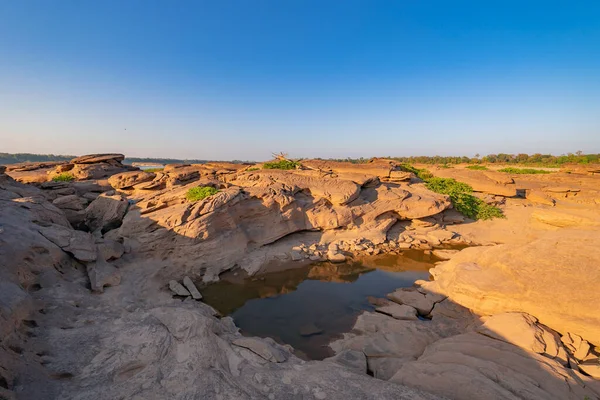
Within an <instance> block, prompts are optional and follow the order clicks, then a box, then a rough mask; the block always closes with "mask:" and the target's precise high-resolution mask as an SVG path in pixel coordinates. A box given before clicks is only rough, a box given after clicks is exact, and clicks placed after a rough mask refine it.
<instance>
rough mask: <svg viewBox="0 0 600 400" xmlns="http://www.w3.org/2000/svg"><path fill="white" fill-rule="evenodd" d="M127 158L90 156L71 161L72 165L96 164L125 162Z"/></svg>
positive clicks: (103, 155)
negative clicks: (113, 161) (111, 161)
mask: <svg viewBox="0 0 600 400" xmlns="http://www.w3.org/2000/svg"><path fill="white" fill-rule="evenodd" d="M124 159H125V156H124V155H123V154H88V155H85V156H81V157H77V158H74V159H72V160H71V161H70V163H71V164H95V163H101V162H106V161H109V160H115V161H119V162H121V161H123V160H124Z"/></svg>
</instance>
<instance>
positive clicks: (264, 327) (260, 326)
mask: <svg viewBox="0 0 600 400" xmlns="http://www.w3.org/2000/svg"><path fill="white" fill-rule="evenodd" d="M434 261H435V260H434V259H432V258H431V256H428V255H425V254H424V253H422V252H417V251H414V252H406V253H405V254H403V255H400V256H399V255H380V256H372V257H366V258H363V259H361V260H359V261H354V262H350V263H342V264H331V263H319V264H314V265H308V266H304V267H299V268H293V269H288V270H285V271H278V272H271V273H267V274H264V275H261V276H254V277H251V278H247V279H244V280H241V281H239V282H233V281H231V280H227V279H228V277H224V279H223V280H222V281H221V282H218V283H215V284H212V285H209V286H207V287H205V288H204V289H203V290H202V295H203V296H204V301H205V302H206V303H208V304H210V305H211V306H213V307H214V308H216V309H217V310H218V311H219V312H221V313H222V314H224V315H231V316H232V317H233V319H234V320H235V323H236V325H237V326H239V327H240V328H241V329H242V332H243V333H244V334H248V335H252V336H261V337H267V336H268V337H272V338H273V339H275V340H277V341H278V342H280V343H286V344H290V345H292V346H293V347H294V348H295V349H296V350H297V351H298V355H299V356H301V357H304V358H310V359H322V358H325V357H328V356H330V355H332V353H331V350H330V349H329V347H328V346H327V344H328V343H329V342H331V340H332V339H334V338H335V337H339V336H340V334H341V333H343V332H348V331H350V330H351V328H352V326H353V325H354V322H355V320H356V317H357V316H358V315H359V314H360V313H361V312H362V311H363V310H373V306H371V305H370V304H369V302H368V301H367V297H368V296H376V297H383V296H385V295H386V294H387V293H389V292H392V291H393V290H394V289H396V288H398V287H407V286H412V284H413V283H414V282H415V281H416V280H418V279H427V278H428V277H429V272H428V270H429V268H431V267H432V265H433V262H434Z"/></svg>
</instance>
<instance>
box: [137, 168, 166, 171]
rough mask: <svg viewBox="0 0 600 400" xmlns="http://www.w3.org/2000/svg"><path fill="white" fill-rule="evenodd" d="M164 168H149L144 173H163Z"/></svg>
mask: <svg viewBox="0 0 600 400" xmlns="http://www.w3.org/2000/svg"><path fill="white" fill-rule="evenodd" d="M163 169H164V168H148V169H144V170H142V171H144V172H160V171H162V170H163Z"/></svg>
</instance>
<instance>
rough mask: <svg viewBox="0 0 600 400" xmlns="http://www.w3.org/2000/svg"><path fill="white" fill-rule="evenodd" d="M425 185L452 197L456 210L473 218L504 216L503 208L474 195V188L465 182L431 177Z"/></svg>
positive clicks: (433, 190)
mask: <svg viewBox="0 0 600 400" xmlns="http://www.w3.org/2000/svg"><path fill="white" fill-rule="evenodd" d="M425 186H427V189H429V190H431V191H432V192H436V193H440V194H445V195H448V196H449V197H450V201H452V204H453V205H454V208H455V209H456V211H458V212H460V213H461V214H463V215H465V216H467V217H469V218H471V219H492V218H504V214H503V213H502V210H500V209H499V208H498V207H494V206H490V205H489V204H486V203H485V202H484V201H483V200H481V199H480V198H478V197H475V196H473V195H472V194H471V193H472V192H473V188H471V186H469V185H467V184H466V183H463V182H458V181H457V180H455V179H450V178H435V177H433V178H429V179H427V180H425Z"/></svg>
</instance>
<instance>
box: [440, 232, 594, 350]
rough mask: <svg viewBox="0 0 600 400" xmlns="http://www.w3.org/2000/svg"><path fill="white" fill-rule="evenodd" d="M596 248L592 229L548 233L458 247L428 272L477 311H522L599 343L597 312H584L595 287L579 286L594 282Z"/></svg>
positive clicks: (444, 290)
mask: <svg viewBox="0 0 600 400" xmlns="http://www.w3.org/2000/svg"><path fill="white" fill-rule="evenodd" d="M598 248H600V236H599V235H597V234H596V232H593V231H590V232H588V231H583V230H579V231H575V230H571V231H570V232H569V235H565V234H564V232H562V231H557V232H548V233H545V234H543V235H542V236H541V237H540V238H539V239H537V240H534V241H531V242H528V243H523V244H520V245H509V244H506V245H498V246H493V247H471V248H467V249H464V250H462V251H461V252H460V253H458V254H457V255H456V256H454V257H453V258H452V259H450V260H449V261H447V262H445V263H443V264H440V265H438V266H436V267H435V268H434V269H432V270H430V272H431V274H432V275H433V277H434V279H435V283H436V284H437V285H438V288H439V290H440V291H441V292H442V293H444V294H446V295H448V297H449V298H450V299H452V301H454V302H456V303H458V304H460V305H462V306H464V307H466V308H469V309H471V310H473V311H474V312H476V313H478V314H480V315H492V314H498V313H503V312H525V313H528V314H530V315H534V316H535V317H536V318H538V320H539V321H540V322H541V323H542V324H544V325H546V326H548V327H549V328H552V329H554V330H556V331H558V332H573V333H576V334H577V335H579V336H581V337H583V338H585V339H586V340H588V341H590V342H591V343H600V315H596V314H594V313H590V312H589V311H588V310H591V309H595V307H596V306H595V305H596V304H600V292H599V291H586V290H584V291H582V290H581V288H584V287H589V282H596V281H600V271H599V270H598V268H597V266H598V265H600V254H599V253H598V251H597V249H598ZM541 255H543V256H541ZM540 271H545V273H540Z"/></svg>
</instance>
